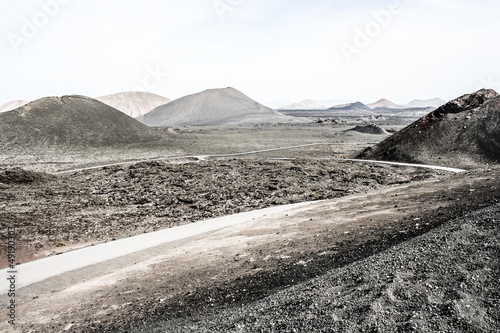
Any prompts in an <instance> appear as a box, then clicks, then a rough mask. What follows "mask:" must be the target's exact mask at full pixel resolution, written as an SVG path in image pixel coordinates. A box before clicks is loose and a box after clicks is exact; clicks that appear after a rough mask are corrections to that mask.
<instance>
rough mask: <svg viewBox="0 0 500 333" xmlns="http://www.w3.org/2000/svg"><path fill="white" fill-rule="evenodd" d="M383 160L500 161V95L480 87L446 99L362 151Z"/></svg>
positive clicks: (467, 163) (471, 163)
mask: <svg viewBox="0 0 500 333" xmlns="http://www.w3.org/2000/svg"><path fill="white" fill-rule="evenodd" d="M360 157H363V158H375V159H382V160H392V161H403V162H420V163H429V164H430V163H434V164H439V162H438V161H439V160H440V159H441V160H442V161H441V164H447V165H449V166H457V167H465V168H466V167H473V166H476V165H478V164H482V163H487V162H494V161H496V162H499V161H500V96H499V95H498V94H497V93H496V92H495V91H493V90H486V89H483V90H480V91H478V92H476V93H474V94H469V95H464V96H462V97H460V98H457V99H455V100H453V101H450V102H448V103H446V104H445V105H443V106H441V107H439V108H438V109H436V110H434V111H433V112H431V113H429V114H428V115H426V116H424V117H422V118H420V119H419V120H418V121H416V122H414V123H413V124H411V125H410V126H408V127H406V128H405V129H403V130H401V131H400V132H398V133H396V134H394V135H393V136H391V137H389V138H387V139H386V140H384V141H382V142H381V143H379V144H378V145H376V146H375V147H373V148H369V149H367V150H365V152H363V153H362V154H361V155H360Z"/></svg>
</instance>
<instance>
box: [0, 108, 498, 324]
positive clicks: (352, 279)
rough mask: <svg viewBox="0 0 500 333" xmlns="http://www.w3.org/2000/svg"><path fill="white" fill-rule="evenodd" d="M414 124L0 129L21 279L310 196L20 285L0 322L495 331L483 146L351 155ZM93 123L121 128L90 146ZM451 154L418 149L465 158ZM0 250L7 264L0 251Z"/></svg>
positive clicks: (491, 164) (493, 179) (494, 213)
mask: <svg viewBox="0 0 500 333" xmlns="http://www.w3.org/2000/svg"><path fill="white" fill-rule="evenodd" d="M86 103H93V102H89V101H86ZM491 104H492V103H491ZM91 105H96V104H91ZM494 105H496V104H494ZM74 109H75V110H77V111H76V112H77V113H76V115H78V114H79V113H78V112H80V111H79V110H80V109H79V108H78V107H74ZM469 111H470V110H466V111H465V112H469ZM489 111H491V109H490V110H489ZM109 115H111V116H112V117H117V118H116V119H120V121H130V120H126V119H125V118H121V117H120V116H118V115H116V114H115V113H114V111H112V110H110V111H109ZM8 116H9V117H12V115H8ZM79 119H83V118H79ZM111 119H114V118H111ZM22 121H24V120H22ZM82 123H83V122H82ZM409 123H410V121H408V122H407V123H404V122H402V121H401V118H397V119H390V118H389V119H388V118H386V119H385V120H384V119H383V118H379V121H377V122H376V126H375V125H371V124H372V122H371V121H370V118H368V119H364V118H356V119H352V118H349V117H346V118H338V119H334V120H332V121H321V122H309V123H303V124H274V125H248V124H247V125H232V126H217V127H169V128H152V129H150V128H146V129H145V130H144V132H141V131H142V127H141V126H142V124H140V123H138V122H132V123H131V125H133V126H132V127H133V128H134V129H135V130H136V131H135V132H134V135H137V138H142V135H143V133H146V135H147V136H148V138H153V139H154V141H155V144H149V143H148V141H147V140H146V141H145V142H141V141H140V140H139V141H138V142H136V143H134V142H128V141H127V140H124V139H123V140H122V138H120V137H118V136H114V135H112V133H105V134H103V135H102V136H99V137H96V138H92V137H88V140H89V142H90V143H89V144H87V145H86V146H82V145H67V144H66V143H64V145H62V146H63V147H66V148H64V149H62V148H61V140H60V138H52V141H44V142H42V143H47V142H48V143H49V144H39V145H37V151H36V152H33V151H30V149H29V145H30V144H29V142H30V141H29V140H28V139H30V138H29V137H20V136H19V137H16V138H15V139H16V140H17V141H16V140H14V137H15V136H16V135H20V134H19V133H20V132H15V129H12V128H11V129H10V132H9V133H17V134H12V135H11V138H12V140H11V141H6V140H4V141H2V142H3V144H4V145H7V144H8V142H21V143H22V144H16V145H14V146H9V147H10V148H11V149H8V150H5V153H4V154H2V159H1V161H0V163H1V165H0V198H1V201H0V206H1V210H0V223H1V227H2V230H7V228H9V227H15V228H16V237H17V238H16V240H17V244H16V259H17V264H18V269H19V279H22V278H23V264H26V263H27V262H29V261H30V260H33V259H42V260H43V259H44V258H45V259H50V258H56V257H60V258H63V257H64V256H65V255H67V254H68V253H72V252H76V251H78V249H80V248H85V247H92V246H93V247H96V249H98V248H99V246H101V244H107V243H112V242H117V241H120V240H123V239H126V238H130V239H133V237H134V236H135V235H140V234H144V233H147V234H149V233H153V232H155V231H156V230H170V231H171V232H172V233H175V232H176V231H177V230H179V229H177V227H178V226H185V225H194V226H196V223H197V222H199V221H203V220H209V219H212V218H216V217H220V216H228V215H232V214H236V213H240V212H246V211H252V210H256V209H260V208H265V207H273V206H280V205H286V204H291V203H299V202H310V203H309V204H307V205H303V206H300V207H295V208H287V209H284V210H283V211H280V212H275V213H272V214H264V215H260V216H258V217H255V218H254V219H252V220H250V221H247V222H245V223H239V224H235V225H232V226H229V227H224V228H221V229H218V230H216V231H211V232H207V233H203V234H198V235H195V236H191V237H185V238H182V239H180V240H177V241H175V242H168V243H164V244H162V245H159V246H155V247H152V248H147V249H144V250H141V251H139V252H135V253H130V254H127V255H124V256H118V257H116V258H114V259H110V260H106V261H103V262H99V263H96V264H91V265H88V266H85V267H81V268H78V269H76V270H74V271H68V272H65V273H63V274H58V275H56V276H53V277H50V278H48V279H44V280H42V281H39V282H35V283H33V284H30V285H27V286H25V287H23V288H21V289H19V290H18V292H17V296H16V302H17V303H16V306H17V307H16V311H17V317H16V318H17V319H16V325H15V326H12V325H10V324H8V322H7V321H8V317H7V310H6V309H4V310H2V311H0V313H1V315H2V318H3V319H2V321H1V323H0V329H1V330H3V331H7V332H8V331H20V332H59V331H68V332H304V331H311V332H332V331H333V332H336V331H343V332H363V331H366V332H407V331H409V332H436V331H441V332H495V331H497V328H498V327H499V324H500V312H499V311H498V304H499V302H500V294H499V290H500V281H499V280H498V276H499V273H500V265H499V258H500V242H499V228H498V221H500V208H499V204H500V203H499V200H500V191H499V185H500V181H499V176H500V167H499V166H498V164H497V163H496V162H495V160H494V159H487V158H486V157H487V156H485V158H478V159H476V161H477V163H476V164H474V165H471V164H468V165H465V167H464V170H462V172H456V170H455V171H445V170H434V169H432V168H429V167H428V166H427V167H425V166H418V165H413V166H411V165H410V166H407V165H405V166H402V165H389V164H380V163H377V162H376V161H375V162H374V161H366V160H365V161H363V160H357V161H354V160H350V159H352V158H354V157H355V156H358V155H359V154H361V153H362V152H363V151H364V150H365V149H366V148H367V147H375V148H372V149H374V151H377V149H379V148H380V147H383V146H384V142H385V141H384V140H390V138H392V137H393V136H394V135H395V134H393V135H392V136H391V134H392V133H396V132H398V131H399V130H401V129H403V128H404V127H406V126H407V125H410V124H409ZM366 125H369V126H366ZM86 126H91V125H88V124H86ZM77 130H78V131H80V130H81V129H80V128H78V129H77ZM495 130H496V129H489V128H488V131H489V132H488V133H493V134H492V135H494V134H495V133H496V132H495ZM62 133H69V132H64V131H63V132H62ZM40 135H41V134H40ZM106 137H107V138H111V139H109V140H122V141H120V143H115V144H113V145H108V146H106V145H104V146H100V143H101V139H102V138H106ZM474 139H476V137H474ZM102 140H104V139H102ZM106 140H107V139H106ZM6 142H7V143H6ZM94 143H95V146H92V145H93V144H94ZM412 147H413V146H412ZM422 147H426V146H425V145H422ZM380 149H381V148H380ZM426 149H427V148H426ZM365 153H366V150H365ZM412 153H416V151H415V152H414V151H412ZM469 153H470V155H468V156H467V159H470V158H471V156H473V154H482V152H480V151H478V150H471V151H470V152H469ZM424 155H425V156H431V155H432V154H424ZM449 156H452V155H451V154H450V155H448V154H443V155H442V156H441V158H440V159H435V160H425V162H426V164H434V165H438V166H445V167H446V166H447V167H460V165H457V164H456V163H455V161H456V159H454V158H449ZM478 156H479V155H478ZM348 159H349V160H348ZM0 257H1V259H2V261H1V262H2V267H6V266H7V261H6V260H5V258H7V252H6V247H3V248H2V249H1V251H0ZM0 300H1V302H2V304H7V302H9V298H7V295H6V294H3V295H2V296H0Z"/></svg>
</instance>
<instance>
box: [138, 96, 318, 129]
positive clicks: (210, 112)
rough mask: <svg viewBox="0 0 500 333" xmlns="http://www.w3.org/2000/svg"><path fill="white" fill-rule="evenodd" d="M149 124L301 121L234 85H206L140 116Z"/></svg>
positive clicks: (184, 124)
mask: <svg viewBox="0 0 500 333" xmlns="http://www.w3.org/2000/svg"><path fill="white" fill-rule="evenodd" d="M139 119H140V120H141V121H142V122H143V123H145V124H146V125H148V126H154V127H162V126H165V127H167V126H219V125H227V124H232V125H234V124H265V123H303V122H308V121H307V120H305V119H301V118H295V117H290V116H285V115H283V114H281V113H279V112H277V111H275V110H273V109H270V108H268V107H267V106H264V105H262V104H260V103H257V102H256V101H254V100H253V99H251V98H250V97H248V96H246V95H244V94H243V93H241V92H240V91H238V90H236V89H234V88H225V89H209V90H205V91H203V92H200V93H197V94H193V95H189V96H185V97H182V98H179V99H177V100H175V101H173V102H170V103H168V104H166V105H162V106H159V107H157V108H156V109H154V110H153V111H151V112H149V113H146V114H145V115H144V117H142V118H139Z"/></svg>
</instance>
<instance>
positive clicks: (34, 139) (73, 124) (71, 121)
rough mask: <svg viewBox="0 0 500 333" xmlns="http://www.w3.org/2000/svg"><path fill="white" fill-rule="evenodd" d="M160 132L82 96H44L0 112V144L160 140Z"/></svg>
mask: <svg viewBox="0 0 500 333" xmlns="http://www.w3.org/2000/svg"><path fill="white" fill-rule="evenodd" d="M163 140H164V139H163V136H162V135H161V134H160V133H158V132H157V131H154V130H153V129H151V128H149V127H147V126H145V125H144V124H141V123H140V122H138V121H137V120H135V119H133V118H130V117H129V116H127V115H125V114H123V113H122V112H120V111H118V110H116V109H114V108H112V107H110V106H109V105H106V104H104V103H101V102H99V101H97V100H95V99H92V98H88V97H84V96H63V97H47V98H42V99H40V100H37V101H34V102H31V103H29V104H27V105H25V106H23V107H20V108H18V109H15V110H13V111H8V112H4V113H1V114H0V148H3V149H6V150H7V149H17V148H24V149H26V148H29V149H33V148H35V147H41V148H43V147H57V148H58V149H61V148H75V147H85V148H92V147H104V146H120V145H124V144H137V143H147V144H151V143H155V142H157V143H158V142H162V141H163Z"/></svg>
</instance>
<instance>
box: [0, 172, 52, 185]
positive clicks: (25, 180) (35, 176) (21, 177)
mask: <svg viewBox="0 0 500 333" xmlns="http://www.w3.org/2000/svg"><path fill="white" fill-rule="evenodd" d="M54 177H55V176H52V175H49V174H46V173H40V172H33V171H28V170H24V169H21V168H14V169H0V183H4V184H31V183H35V182H36V183H38V182H46V181H48V180H50V179H52V178H54Z"/></svg>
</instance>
